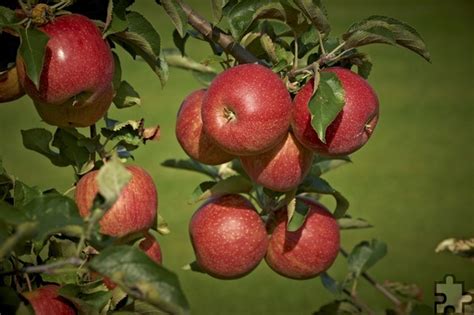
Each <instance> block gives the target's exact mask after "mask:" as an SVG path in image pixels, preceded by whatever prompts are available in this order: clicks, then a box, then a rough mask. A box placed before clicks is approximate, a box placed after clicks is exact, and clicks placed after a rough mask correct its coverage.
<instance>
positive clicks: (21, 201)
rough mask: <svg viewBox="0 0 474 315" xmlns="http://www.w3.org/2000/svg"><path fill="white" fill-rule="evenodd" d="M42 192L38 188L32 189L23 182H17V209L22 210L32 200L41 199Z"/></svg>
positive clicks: (14, 193)
mask: <svg viewBox="0 0 474 315" xmlns="http://www.w3.org/2000/svg"><path fill="white" fill-rule="evenodd" d="M41 195H42V192H41V190H40V189H39V188H37V187H30V186H28V185H26V184H25V183H23V182H22V181H19V180H17V181H15V188H14V192H13V197H14V199H15V207H18V208H20V209H21V208H22V207H24V206H25V205H26V204H28V203H29V202H30V201H31V200H33V199H35V198H37V197H41Z"/></svg>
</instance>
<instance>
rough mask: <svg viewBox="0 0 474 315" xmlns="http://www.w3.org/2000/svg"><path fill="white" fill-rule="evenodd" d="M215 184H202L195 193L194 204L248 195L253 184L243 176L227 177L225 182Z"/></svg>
mask: <svg viewBox="0 0 474 315" xmlns="http://www.w3.org/2000/svg"><path fill="white" fill-rule="evenodd" d="M212 183H213V182H204V183H201V184H200V185H199V186H198V187H197V188H196V189H195V191H194V193H193V198H192V200H191V202H192V203H195V202H198V201H202V200H205V199H208V198H211V197H216V196H221V195H226V194H239V193H248V192H250V190H252V187H253V185H252V183H251V182H250V181H249V180H248V179H247V178H245V177H244V176H241V175H235V176H231V177H227V178H225V179H223V180H220V181H218V182H216V183H215V184H212Z"/></svg>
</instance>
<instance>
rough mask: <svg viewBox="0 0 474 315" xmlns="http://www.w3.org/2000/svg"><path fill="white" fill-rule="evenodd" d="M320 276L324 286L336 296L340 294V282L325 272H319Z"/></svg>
mask: <svg viewBox="0 0 474 315" xmlns="http://www.w3.org/2000/svg"><path fill="white" fill-rule="evenodd" d="M320 278H321V283H322V284H323V286H324V288H326V289H327V290H328V291H329V292H331V293H332V294H334V295H336V296H340V295H341V294H342V288H341V286H340V284H339V283H338V282H337V281H336V280H335V279H334V278H332V277H331V276H330V275H329V274H328V273H327V272H323V273H321V275H320Z"/></svg>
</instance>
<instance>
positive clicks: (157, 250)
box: [94, 233, 163, 290]
mask: <svg viewBox="0 0 474 315" xmlns="http://www.w3.org/2000/svg"><path fill="white" fill-rule="evenodd" d="M138 248H140V249H141V250H142V251H143V252H144V253H145V254H146V255H147V256H148V257H150V259H151V260H153V261H154V262H155V263H157V264H158V265H161V264H163V256H162V254H161V247H160V243H158V241H157V240H156V239H155V238H154V237H153V235H151V234H150V233H146V234H145V238H144V239H143V240H142V241H140V243H139V244H138ZM94 277H95V275H94ZM103 281H104V284H105V286H106V287H107V289H109V290H113V289H114V288H115V287H117V284H115V283H114V282H113V281H112V280H110V279H109V278H108V277H104V279H103Z"/></svg>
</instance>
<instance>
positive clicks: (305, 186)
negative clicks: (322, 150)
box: [298, 175, 349, 219]
mask: <svg viewBox="0 0 474 315" xmlns="http://www.w3.org/2000/svg"><path fill="white" fill-rule="evenodd" d="M301 192H313V193H318V194H324V195H332V196H333V197H334V199H335V200H336V209H335V210H334V213H333V215H334V217H335V218H336V219H340V218H342V217H344V215H345V214H346V211H347V209H348V208H349V201H347V199H346V198H345V197H344V196H343V195H341V193H339V192H338V191H337V190H335V189H334V188H332V187H331V185H329V183H328V182H327V181H325V180H324V179H322V178H320V177H315V176H312V175H308V176H307V177H306V178H305V179H304V180H303V183H302V184H301V185H300V186H299V188H298V193H301Z"/></svg>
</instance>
